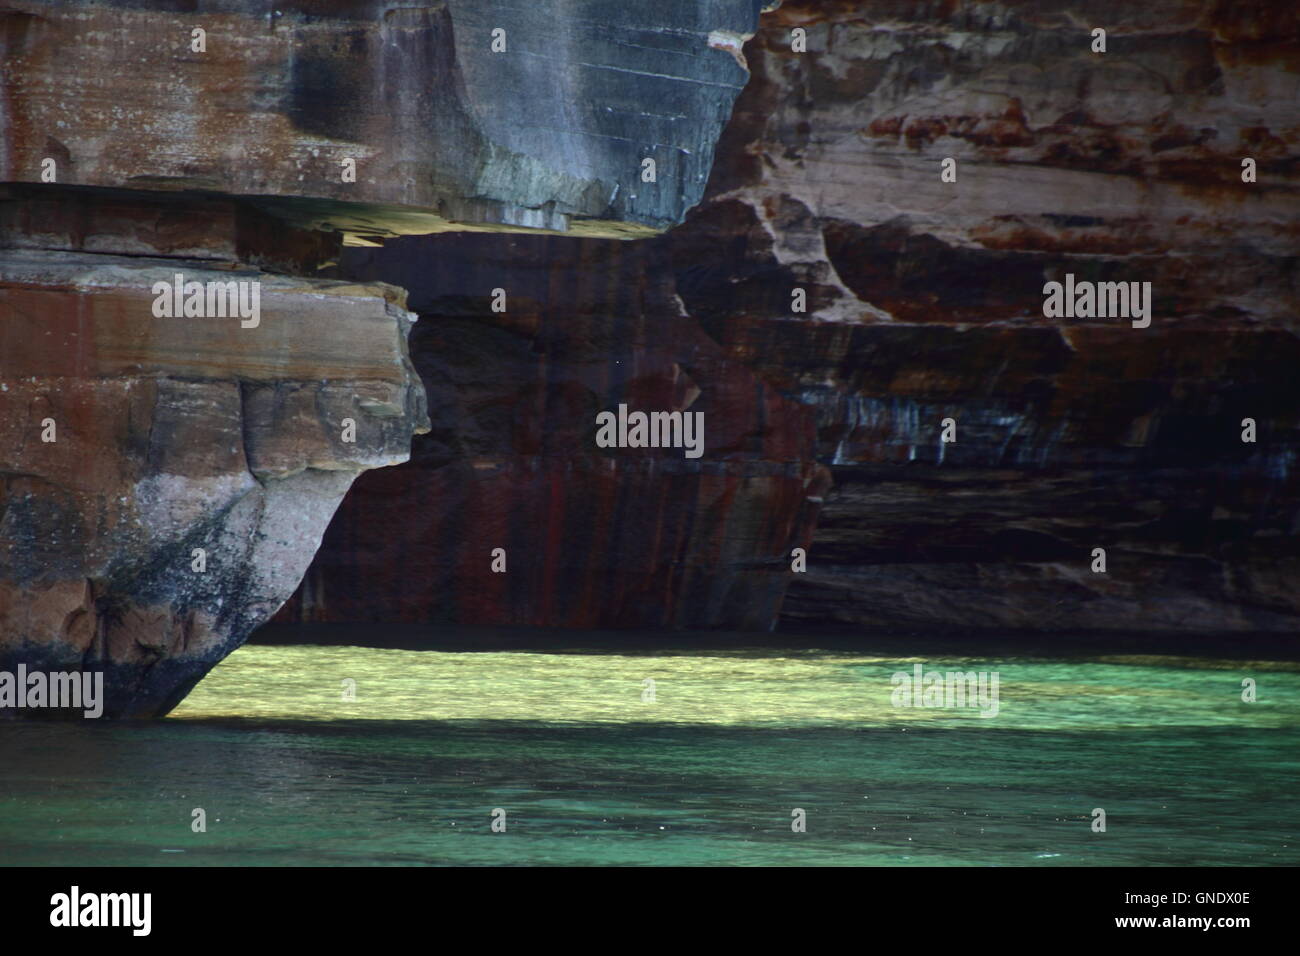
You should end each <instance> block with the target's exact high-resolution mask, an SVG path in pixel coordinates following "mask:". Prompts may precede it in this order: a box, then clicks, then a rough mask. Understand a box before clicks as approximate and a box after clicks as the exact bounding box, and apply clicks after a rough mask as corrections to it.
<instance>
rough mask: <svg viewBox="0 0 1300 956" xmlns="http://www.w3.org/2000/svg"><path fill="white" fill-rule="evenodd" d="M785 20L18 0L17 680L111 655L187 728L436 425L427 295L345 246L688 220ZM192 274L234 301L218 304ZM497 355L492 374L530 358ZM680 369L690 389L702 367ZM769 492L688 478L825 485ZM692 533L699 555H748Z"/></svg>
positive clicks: (561, 8)
mask: <svg viewBox="0 0 1300 956" xmlns="http://www.w3.org/2000/svg"><path fill="white" fill-rule="evenodd" d="M759 7H760V3H759V2H758V0H708V2H703V3H699V2H695V0H673V2H671V3H667V4H656V5H654V6H653V7H646V6H644V5H632V6H629V5H627V4H621V3H610V2H604V0H579V2H577V3H571V2H560V0H543V2H539V3H536V4H525V5H514V6H511V7H508V8H507V7H501V6H488V5H483V4H479V3H474V2H469V0H463V2H462V0H450V2H438V3H431V4H420V5H410V4H401V3H390V2H378V0H355V2H331V3H294V2H289V3H276V4H265V3H254V2H238V0H236V2H229V3H224V2H223V3H216V4H199V5H194V4H176V3H172V2H170V0H108V2H103V3H90V4H66V3H58V2H46V0H16V2H15V3H11V4H8V5H7V6H6V7H5V9H4V10H0V670H8V671H10V672H12V671H13V670H14V669H15V667H16V666H17V665H18V664H26V665H27V666H28V668H35V669H44V670H55V671H78V670H102V671H104V672H105V673H106V675H107V684H108V700H107V701H106V704H105V712H106V713H107V714H109V715H112V716H138V715H143V716H149V715H157V714H162V713H166V712H167V710H169V709H170V708H171V707H172V706H174V704H175V703H176V702H177V701H178V700H180V699H181V698H182V697H183V696H184V694H185V693H186V692H187V691H188V689H189V688H190V687H191V686H192V685H193V684H194V682H195V681H197V680H198V679H199V678H200V677H201V676H202V675H203V674H204V673H205V672H206V671H207V670H208V669H209V668H211V667H212V666H213V665H214V664H215V663H216V662H217V661H219V660H220V659H221V658H222V657H223V656H224V655H225V654H227V653H229V651H230V650H232V649H233V648H234V647H237V646H238V645H239V644H240V643H241V642H242V641H243V640H244V639H245V638H246V637H247V635H248V633H249V632H250V631H251V630H252V628H254V627H255V626H257V625H258V624H259V623H261V622H262V621H264V620H265V619H266V618H267V617H269V616H270V615H271V614H272V613H273V612H274V611H275V610H276V608H278V607H279V606H280V605H281V604H282V603H283V601H284V600H285V598H287V597H288V596H289V595H290V593H291V592H292V591H293V589H294V587H295V586H296V585H297V583H298V582H299V580H300V579H301V577H302V573H303V570H304V569H305V568H306V566H307V564H308V562H309V561H310V560H311V557H312V554H313V553H314V551H315V550H316V547H317V545H318V543H319V541H320V537H321V534H322V532H323V530H324V528H325V526H326V523H327V522H328V520H329V518H330V516H331V515H332V514H333V512H334V509H335V508H336V506H337V504H338V502H339V501H340V500H341V499H342V497H343V495H344V493H345V492H346V491H347V489H348V488H349V486H350V485H351V483H352V481H353V479H354V478H355V477H356V476H357V475H358V474H359V473H361V472H362V471H365V470H366V469H372V468H380V467H382V466H386V465H391V464H394V463H396V462H401V461H403V460H405V459H406V458H407V456H408V454H409V445H410V440H411V437H412V435H413V434H417V433H421V432H423V431H425V430H426V429H427V427H428V420H427V417H426V412H425V399H424V393H423V390H422V388H421V385H420V383H419V381H418V380H417V377H416V375H415V374H414V369H413V367H412V365H411V363H410V360H409V358H408V353H407V344H406V336H407V334H408V333H409V331H410V329H411V327H412V321H413V320H414V315H413V313H410V312H408V311H407V310H406V307H405V301H406V300H405V291H404V290H403V289H402V288H400V287H397V286H393V285H389V284H385V283H383V282H354V281H345V280H340V279H338V278H336V277H329V276H330V275H331V273H337V269H336V265H337V262H338V259H339V257H340V253H341V252H342V250H344V249H345V248H351V247H355V246H358V245H362V246H364V245H366V244H374V243H377V242H379V241H381V240H382V239H383V238H384V237H391V236H394V235H399V234H403V233H433V232H439V231H445V230H448V229H458V230H460V229H469V230H474V229H478V230H487V231H499V230H510V229H522V228H540V229H546V230H551V231H558V232H569V233H572V234H576V235H602V236H614V237H623V236H629V235H651V234H653V233H655V232H657V231H658V230H661V229H663V228H665V227H666V226H669V225H671V224H673V223H675V222H677V221H678V220H680V218H681V217H682V215H683V214H684V212H685V211H686V209H688V208H689V207H690V206H691V205H693V204H694V203H695V202H696V201H697V200H698V199H699V197H700V195H701V194H702V191H703V187H704V183H705V180H706V177H707V174H708V170H709V167H710V162H711V158H712V152H713V146H714V143H715V140H716V137H717V134H718V132H719V131H720V129H721V128H722V125H723V124H724V123H725V121H726V119H727V117H728V115H729V113H730V109H731V106H732V102H733V101H734V99H735V96H736V94H737V93H738V92H739V90H740V89H741V87H742V86H743V84H744V81H745V78H746V73H745V70H744V67H743V58H741V57H740V56H739V49H740V45H741V44H742V43H743V41H744V39H745V38H746V37H747V36H748V35H750V34H751V33H752V31H753V29H754V26H755V24H756V20H757V16H758V12H759ZM650 160H652V161H653V175H649V174H648V173H649V168H648V167H647V161H650ZM168 283H173V284H174V285H175V287H176V289H177V291H176V294H175V299H174V305H175V308H174V309H173V308H168V307H167V304H168V302H170V301H171V299H170V296H169V294H167V293H166V292H165V291H164V292H163V293H162V297H163V298H162V300H161V301H162V303H163V305H162V306H160V300H159V298H158V296H159V295H160V293H159V292H158V288H159V287H160V286H161V287H164V289H165V287H166V286H167V284H168ZM191 285H193V286H194V287H195V288H197V289H199V290H200V291H201V290H203V289H205V288H206V289H208V291H207V297H206V299H205V298H204V296H203V295H200V296H199V298H198V299H195V300H194V302H196V303H198V304H196V305H195V306H194V309H193V310H192V311H191V308H190V293H189V291H188V290H189V288H190V286H191ZM254 287H255V288H256V289H257V290H258V294H259V295H260V311H259V312H258V314H256V315H252V316H250V315H245V314H244V313H243V312H242V311H241V312H239V314H234V312H233V307H232V310H228V309H227V308H226V306H225V304H224V303H225V301H226V300H225V299H224V298H222V297H223V296H225V295H226V294H227V293H226V292H224V291H221V290H226V289H230V290H237V289H252V288H254ZM214 289H215V290H216V291H215V292H214V291H213V290H214ZM235 294H236V291H231V292H229V295H235ZM238 294H240V295H242V294H243V293H242V292H238ZM440 294H448V293H446V292H443V293H440ZM240 301H241V309H242V303H243V300H242V299H241V300H240ZM204 302H206V308H205V306H204V304H203V303H204ZM214 303H215V304H216V305H215V307H216V311H214ZM433 331H434V332H435V333H436V332H437V331H439V330H433ZM547 334H548V335H555V334H557V333H556V331H555V330H554V329H551V330H549V331H548V332H547ZM560 334H563V335H567V336H570V337H574V333H572V332H563V333H560ZM696 335H697V336H698V331H697V330H696ZM580 338H581V333H580V332H579V333H578V334H577V335H576V337H575V340H576V339H580ZM709 347H711V348H713V350H714V351H715V352H716V346H711V345H710V346H709ZM593 348H594V344H593V345H592V346H590V347H589V348H588V352H587V354H586V358H584V359H581V360H580V362H581V361H587V360H589V359H591V358H592V356H593V355H594V354H595V353H594V351H592V349H593ZM692 348H693V346H691V345H690V344H689V343H679V347H678V348H677V351H675V352H671V354H672V355H674V356H677V355H680V354H685V353H688V352H690V351H691V350H692ZM670 351H671V350H670ZM668 354H669V353H668V352H665V353H664V355H661V356H658V357H656V358H655V359H654V361H652V362H650V363H649V366H650V367H651V370H650V372H649V373H648V374H649V375H650V376H651V377H657V379H656V380H658V379H661V378H662V377H663V376H664V375H665V374H666V368H667V365H666V364H665V363H666V362H668V358H666V357H665V356H667V355H668ZM501 358H502V359H503V362H502V368H501V370H500V371H499V372H498V374H497V378H496V381H498V382H502V381H506V380H507V379H508V378H509V376H511V375H519V376H527V375H528V374H529V370H528V369H527V368H526V366H525V364H524V362H523V361H522V358H521V357H520V356H518V355H516V356H514V361H513V362H512V363H510V364H507V363H506V362H505V361H504V359H505V358H506V356H501ZM740 374H741V375H742V376H744V377H746V378H747V379H752V375H751V374H750V373H748V372H747V371H745V370H743V369H742V370H740ZM673 380H674V381H675V382H676V383H677V385H676V386H675V387H676V391H675V392H674V393H673V394H674V395H675V396H676V399H675V400H680V401H681V402H683V403H689V402H690V401H691V400H693V398H694V392H693V391H692V389H693V386H692V385H691V380H690V376H689V373H687V372H685V371H674V372H673ZM511 387H519V383H517V382H515V383H512V386H511ZM560 390H561V391H563V387H562V386H561V387H560ZM772 401H774V402H779V401H780V400H779V398H775V397H774V398H773V399H772ZM472 418H473V416H467V417H466V419H465V421H463V422H460V421H458V422H455V423H453V424H456V425H465V426H466V427H467V428H469V427H471V425H472ZM439 420H440V422H442V423H443V424H444V426H445V425H446V420H447V415H446V411H445V409H443V408H441V407H440V408H439ZM479 424H480V425H483V426H486V425H487V424H490V422H480V423H479ZM530 427H533V428H534V429H538V430H539V432H538V433H539V434H540V430H542V429H545V428H551V427H555V421H554V417H553V416H551V417H548V418H546V419H545V420H543V419H541V418H539V419H537V420H536V421H534V422H532V423H531V426H530ZM807 427H810V421H809V420H807V419H806V418H805V428H807ZM809 434H811V433H810V432H809ZM480 440H482V436H477V437H476V436H474V435H472V434H467V435H466V436H464V437H463V438H461V439H458V441H459V444H460V445H461V446H463V447H465V448H470V447H472V446H473V445H474V444H475V443H476V442H478V441H480ZM486 440H487V442H488V443H489V444H490V443H491V442H495V441H502V440H505V441H510V440H511V439H509V438H499V437H496V436H493V437H489V438H488V439H486ZM733 440H736V441H739V440H740V439H739V438H738V437H736V436H733ZM605 464H606V465H607V464H608V463H605ZM587 467H588V469H589V470H590V471H592V472H593V474H594V473H595V472H598V471H600V469H601V467H603V466H602V465H601V463H599V462H594V461H593V462H588V463H587ZM623 467H625V468H626V469H627V470H628V472H629V473H631V472H634V471H636V469H637V468H638V467H642V468H643V470H646V469H648V472H649V473H653V470H654V468H655V465H654V463H648V464H646V463H643V464H642V465H641V466H638V465H637V464H635V463H631V462H629V463H628V464H627V465H625V466H623ZM664 467H665V468H666V470H671V467H669V466H664ZM609 471H610V469H608V468H606V472H609ZM794 471H795V472H797V471H798V469H797V468H795V469H794ZM743 479H744V480H746V481H749V482H750V483H751V485H752V486H753V487H752V488H748V489H744V490H737V487H736V485H737V483H738V482H740V481H741V480H742V479H741V477H740V476H733V478H732V479H728V480H718V481H715V482H714V483H713V485H709V483H708V481H705V480H700V479H699V477H698V476H696V479H694V480H695V481H696V483H697V484H699V485H701V486H707V487H702V489H701V490H700V491H699V492H698V494H699V495H700V496H701V497H702V498H707V497H708V496H710V495H712V496H722V497H726V496H729V495H730V496H738V497H742V498H744V497H745V496H746V495H748V496H749V497H748V499H747V500H749V501H750V503H751V508H753V509H754V510H760V508H759V504H758V503H755V502H756V496H761V495H762V494H763V493H765V492H770V493H772V494H776V493H789V492H788V489H787V486H788V485H789V484H790V483H791V481H795V483H796V484H797V479H796V478H792V473H787V472H786V471H782V470H781V469H780V468H776V469H773V470H771V471H770V472H769V471H763V470H762V469H759V471H758V472H756V473H755V474H754V475H753V476H750V475H748V474H747V473H746V474H745V475H744V476H743ZM601 480H603V482H604V484H605V486H606V487H608V488H611V489H612V488H614V486H615V485H617V484H619V482H618V481H617V480H616V479H612V478H611V477H610V475H609V474H605V476H604V478H603V479H601ZM728 481H730V483H728ZM764 482H767V483H768V484H766V485H765V484H764ZM498 487H500V482H498V484H497V485H496V486H494V490H495V489H496V488H498ZM536 487H537V488H541V487H549V485H546V484H545V482H544V481H543V480H542V479H540V478H539V479H537V483H536ZM645 487H646V488H654V487H657V483H656V481H655V480H654V479H653V477H646V478H645ZM755 488H756V489H758V490H757V491H756V490H754V489H755ZM462 491H463V492H464V493H465V494H471V493H472V491H471V490H469V489H468V488H466V489H462ZM548 493H549V492H548ZM613 493H617V494H620V495H621V494H624V492H623V491H617V492H611V494H613ZM791 500H792V501H793V502H794V507H796V508H797V503H798V500H800V499H799V496H798V495H797V494H794V495H793V496H792V498H791ZM792 521H793V519H790V520H788V521H786V522H785V524H782V523H781V521H779V520H778V521H776V522H775V523H774V525H773V526H772V527H767V526H766V525H763V523H762V522H761V521H757V520H756V521H755V522H753V525H754V530H753V533H754V534H755V535H760V534H766V535H769V536H773V537H780V536H782V535H785V534H788V533H789V528H788V527H787V525H789V524H790V523H792ZM431 530H433V531H435V532H438V533H441V532H442V531H443V530H445V529H443V528H434V529H431ZM681 533H682V534H683V535H684V536H687V537H688V538H689V541H690V544H689V545H687V546H684V547H683V549H682V550H683V553H692V554H693V548H694V547H695V543H696V542H701V541H707V542H711V543H713V544H715V545H718V546H721V545H719V544H718V543H719V542H720V541H721V540H722V538H723V537H724V536H723V535H722V533H721V531H719V529H717V528H713V529H712V530H711V531H709V532H708V533H706V532H704V531H699V530H697V531H695V532H693V533H694V535H695V536H694V537H693V538H690V537H689V536H690V535H691V534H692V532H691V530H690V529H683V530H682V532H681ZM695 559H696V560H699V559H698V557H696V558H695ZM689 586H690V587H692V588H694V589H695V590H697V591H698V590H699V586H698V585H697V584H696V583H695V582H694V579H691V581H690V582H689ZM657 598H658V595H646V596H638V597H637V598H636V599H638V600H646V601H650V600H653V599H657ZM721 599H726V600H732V601H735V600H738V599H739V598H738V597H737V596H736V595H734V594H732V595H729V596H724V598H721ZM466 600H467V601H469V602H471V603H473V602H474V601H477V600H479V598H478V597H477V596H474V595H470V596H469V597H467V598H466ZM21 713H24V714H31V713H33V712H31V711H25V712H21Z"/></svg>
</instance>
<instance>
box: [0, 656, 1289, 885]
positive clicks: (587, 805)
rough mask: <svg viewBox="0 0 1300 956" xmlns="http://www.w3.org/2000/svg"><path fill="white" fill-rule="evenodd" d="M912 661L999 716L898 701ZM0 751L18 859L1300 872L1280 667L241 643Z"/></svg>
mask: <svg viewBox="0 0 1300 956" xmlns="http://www.w3.org/2000/svg"><path fill="white" fill-rule="evenodd" d="M918 661H920V662H922V663H923V667H924V668H925V670H926V671H927V672H932V671H939V672H947V671H950V670H951V671H962V672H965V671H975V672H978V671H986V672H990V673H991V672H996V673H997V674H998V676H999V700H998V710H997V715H996V716H995V717H991V718H984V717H980V716H979V711H978V710H977V709H973V708H969V707H967V708H916V707H897V706H894V700H893V699H892V692H893V686H892V685H891V676H892V675H893V674H895V673H898V672H903V673H909V674H911V673H913V667H914V664H916V663H917V662H918ZM1244 678H1250V679H1252V680H1254V681H1256V683H1257V694H1258V698H1257V700H1256V701H1255V702H1253V703H1247V702H1244V701H1243V700H1242V680H1243V679H1244ZM649 681H653V685H651V684H650V683H649ZM651 688H652V689H653V694H652V695H651V693H650V690H651ZM345 696H347V697H351V698H353V699H345ZM0 768H2V770H0V863H4V864H63V865H160V866H175V865H334V864H344V865H371V864H379V865H384V864H510V865H527V864H626V865H643V864H649V865H655V864H732V865H762V864H787V865H808V864H830V865H845V864H847V865H903V866H907V865H931V866H933V865H939V866H966V865H1010V866H1018V865H1039V866H1043V865H1046V866H1061V865H1067V866H1068V865H1207V864H1208V865H1243V864H1266V865H1267V864H1282V865H1297V864H1300V848H1298V847H1297V842H1298V841H1297V833H1296V829H1297V818H1298V815H1297V812H1296V811H1297V798H1298V795H1300V672H1297V665H1296V664H1294V663H1278V662H1267V661H1255V662H1249V661H1225V660H1218V659H1210V658H1189V657H1176V656H1162V657H1153V656H1134V655H1129V656H1117V655H1110V656H1107V655H1093V656H1086V655H1085V656H1079V655H1073V656H1071V657H1068V658H1060V659H1051V658H1043V657H1014V656H1010V657H1009V656H1006V655H999V656H998V657H997V658H996V659H980V658H962V657H952V656H948V657H937V656H931V657H926V658H914V657H902V656H897V655H884V656H873V655H872V654H870V653H867V652H863V651H856V650H844V649H835V650H809V649H794V648H780V647H771V646H763V647H730V648H727V649H725V650H689V651H683V650H680V649H678V650H664V651H653V650H636V651H609V650H592V649H584V650H575V651H572V652H556V651H548V652H539V651H529V650H494V651H459V652H450V651H421V650H393V649H381V648H363V647H347V646H268V645H250V646H247V647H244V648H242V649H240V650H239V651H237V652H236V653H235V654H233V655H232V656H231V657H230V658H229V659H228V660H226V661H225V662H224V663H222V664H221V665H220V666H219V667H217V668H216V669H215V670H214V671H213V672H212V673H211V674H210V675H209V676H208V677H207V678H206V679H205V680H204V681H203V682H202V683H201V684H200V685H199V687H198V688H197V689H196V690H195V691H194V693H193V694H192V695H191V696H190V697H189V698H188V699H187V700H186V701H185V702H184V703H183V704H182V705H181V706H180V707H179V708H178V709H177V710H176V711H175V712H174V713H173V714H172V715H171V716H170V717H169V718H167V719H165V720H161V721H154V722H139V723H118V724H114V723H109V722H94V721H87V722H82V723H75V724H72V723H68V724H60V723H50V724H41V723H30V722H16V723H14V722H10V723H3V724H0ZM195 808H202V809H203V810H204V811H205V813H206V821H207V830H206V832H202V833H196V832H193V830H192V828H191V821H192V819H193V811H194V809H195ZM1096 808H1101V809H1103V810H1104V811H1105V813H1106V832H1104V833H1097V832H1093V827H1092V823H1093V819H1094V814H1093V811H1094V809H1096ZM796 810H802V811H803V817H804V819H805V821H806V830H805V832H795V831H794V830H793V829H792V820H794V819H795V816H794V815H793V814H794V811H796ZM494 811H504V814H503V815H502V814H501V813H497V814H496V815H495V819H497V820H498V824H497V825H498V827H500V826H501V823H500V821H501V820H504V831H503V832H494V831H493V828H492V824H493V820H494Z"/></svg>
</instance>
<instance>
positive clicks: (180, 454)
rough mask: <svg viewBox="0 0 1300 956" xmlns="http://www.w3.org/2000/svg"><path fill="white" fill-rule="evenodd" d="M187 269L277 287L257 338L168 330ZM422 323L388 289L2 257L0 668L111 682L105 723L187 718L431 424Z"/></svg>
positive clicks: (231, 329) (170, 266)
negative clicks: (176, 286)
mask: <svg viewBox="0 0 1300 956" xmlns="http://www.w3.org/2000/svg"><path fill="white" fill-rule="evenodd" d="M177 271H183V274H185V276H186V280H187V281H199V282H207V281H209V280H220V281H227V280H231V278H237V280H259V281H260V282H261V303H260V304H261V315H260V323H259V325H257V326H256V328H242V325H240V319H239V317H233V319H221V317H204V319H199V317H178V319H156V317H155V316H153V313H152V311H151V306H152V300H153V297H152V294H151V286H152V284H153V282H156V281H170V280H172V276H173V274H174V273H175V272H177ZM412 319H413V316H412V315H411V313H408V312H406V310H404V308H403V307H402V294H400V290H398V289H393V287H390V286H382V285H369V286H360V285H348V284H343V282H326V281H320V280H315V281H308V280H291V278H281V277H272V276H266V274H259V273H256V272H252V271H247V269H246V271H234V272H233V271H220V272H218V271H214V269H204V268H203V264H201V263H196V261H187V260H160V259H147V258H116V256H103V255H99V256H87V255H83V254H65V252H36V251H25V252H16V251H13V252H8V254H5V255H4V258H3V259H0V447H4V449H5V457H4V464H3V467H0V633H3V635H4V643H3V645H0V670H8V671H13V670H14V669H16V666H17V663H19V662H23V663H26V665H27V667H29V669H32V667H44V669H47V670H73V671H75V670H81V669H82V667H83V666H85V667H88V669H92V670H104V671H105V675H107V678H105V683H107V696H108V700H107V705H105V713H107V714H109V715H133V714H159V713H165V711H166V710H169V709H170V708H172V706H173V705H174V704H175V702H177V701H179V700H181V697H183V696H185V693H186V692H187V691H188V688H190V687H192V685H194V683H195V682H196V680H198V679H199V678H201V676H203V674H205V672H207V671H208V670H209V669H211V667H212V665H214V663H216V662H217V661H220V659H221V658H222V657H224V656H225V654H226V653H229V652H230V650H231V649H234V648H235V646H238V645H239V644H240V643H242V641H243V640H244V637H246V636H247V635H248V632H250V631H251V630H252V628H253V627H255V626H257V624H260V623H261V622H263V620H265V619H266V618H268V617H269V615H270V614H273V613H274V610H276V609H277V607H278V606H279V605H281V604H282V602H283V600H285V598H286V597H287V596H289V594H290V593H291V592H292V589H294V588H295V587H296V585H298V581H299V580H300V578H302V574H303V570H304V568H305V566H307V562H308V561H309V559H311V555H312V554H313V553H315V550H316V546H317V545H318V542H320V537H321V533H322V532H324V529H325V525H326V523H328V520H329V518H330V515H331V514H333V512H334V509H335V507H337V505H338V502H339V499H341V498H342V497H343V493H344V492H346V490H347V488H348V485H350V484H351V483H352V479H354V477H356V475H357V473H359V472H360V471H363V470H365V468H374V467H381V466H385V464H393V463H395V462H400V460H404V459H406V458H407V455H408V449H409V441H411V434H412V429H413V428H417V429H421V431H422V428H424V427H426V424H428V423H426V418H425V412H424V395H422V392H421V389H420V388H419V382H417V381H416V380H415V377H413V369H412V368H411V364H409V362H408V359H407V354H406V336H407V332H408V329H409V323H411V320H412ZM348 418H351V419H352V420H354V421H355V441H354V442H347V441H344V436H343V428H344V427H346V423H344V419H348ZM51 423H52V431H48V432H47V428H49V427H51ZM45 438H51V440H49V441H47V440H45ZM195 549H203V553H204V554H203V559H201V562H199V564H201V570H196V562H195V557H196V555H195Z"/></svg>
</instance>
